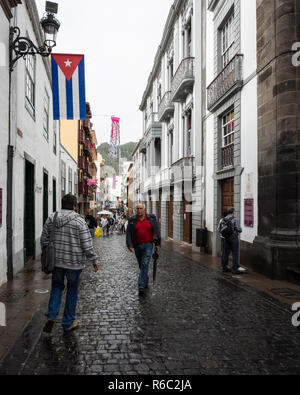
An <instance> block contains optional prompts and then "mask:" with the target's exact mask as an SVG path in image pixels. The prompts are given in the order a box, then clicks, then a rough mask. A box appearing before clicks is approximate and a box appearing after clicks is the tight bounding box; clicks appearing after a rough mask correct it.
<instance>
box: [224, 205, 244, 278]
mask: <svg viewBox="0 0 300 395" xmlns="http://www.w3.org/2000/svg"><path fill="white" fill-rule="evenodd" d="M224 214H226V213H224ZM218 231H219V233H220V236H221V238H222V239H223V241H222V247H223V248H222V270H223V272H224V273H226V272H229V271H230V270H229V269H228V261H229V254H230V252H232V273H233V274H241V273H243V272H245V269H244V268H241V267H240V264H239V251H240V239H239V234H240V233H242V228H241V227H240V224H239V221H238V219H237V218H235V216H234V209H233V208H231V209H229V210H228V212H227V215H226V216H225V217H224V218H223V219H221V221H220V223H219V226H218Z"/></svg>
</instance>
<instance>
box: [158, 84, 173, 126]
mask: <svg viewBox="0 0 300 395" xmlns="http://www.w3.org/2000/svg"><path fill="white" fill-rule="evenodd" d="M174 109H175V106H174V104H173V102H172V101H171V91H168V92H166V93H165V94H164V96H163V98H162V100H161V102H160V105H159V110H158V120H159V122H167V121H168V120H169V119H170V118H171V117H172V116H173V114H174Z"/></svg>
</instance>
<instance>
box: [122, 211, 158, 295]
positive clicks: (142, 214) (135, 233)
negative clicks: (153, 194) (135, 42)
mask: <svg viewBox="0 0 300 395" xmlns="http://www.w3.org/2000/svg"><path fill="white" fill-rule="evenodd" d="M136 212H137V215H135V216H133V217H131V218H130V219H129V220H128V227H127V231H126V243H127V247H128V249H129V250H130V251H131V252H135V255H136V257H137V260H138V263H139V268H140V275H139V293H140V294H143V293H144V291H145V288H147V287H148V272H149V264H150V260H151V256H152V250H153V243H154V244H155V248H156V250H158V249H159V247H160V244H161V237H160V232H159V228H158V224H157V220H156V217H155V215H152V214H146V207H145V205H144V204H138V205H137V206H136Z"/></svg>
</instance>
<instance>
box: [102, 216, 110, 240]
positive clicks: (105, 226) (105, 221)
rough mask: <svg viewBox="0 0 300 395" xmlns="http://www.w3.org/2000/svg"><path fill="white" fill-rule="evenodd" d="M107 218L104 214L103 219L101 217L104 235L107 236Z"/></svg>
mask: <svg viewBox="0 0 300 395" xmlns="http://www.w3.org/2000/svg"><path fill="white" fill-rule="evenodd" d="M107 223H108V222H107V219H106V217H105V216H104V217H103V218H102V219H101V225H102V230H103V236H107Z"/></svg>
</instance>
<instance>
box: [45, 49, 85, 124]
mask: <svg viewBox="0 0 300 395" xmlns="http://www.w3.org/2000/svg"><path fill="white" fill-rule="evenodd" d="M51 58H52V59H51V69H52V92H53V119H54V120H85V119H86V98H85V67H84V55H70V54H52V56H51Z"/></svg>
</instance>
